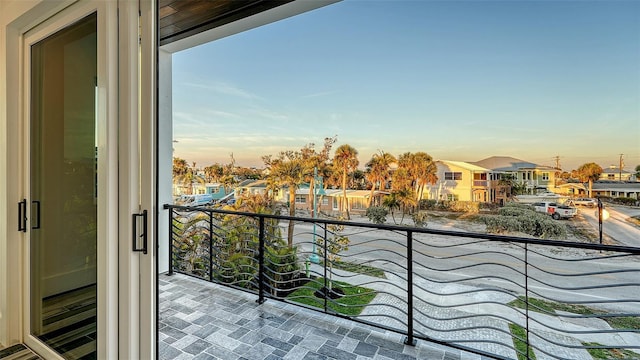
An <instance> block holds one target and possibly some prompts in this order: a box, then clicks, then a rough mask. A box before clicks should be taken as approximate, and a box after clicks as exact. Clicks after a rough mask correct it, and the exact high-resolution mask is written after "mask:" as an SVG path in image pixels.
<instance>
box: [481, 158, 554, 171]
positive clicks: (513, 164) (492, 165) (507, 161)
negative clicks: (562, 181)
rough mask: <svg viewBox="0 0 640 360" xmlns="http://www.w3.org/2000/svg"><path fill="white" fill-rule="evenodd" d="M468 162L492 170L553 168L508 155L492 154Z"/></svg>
mask: <svg viewBox="0 0 640 360" xmlns="http://www.w3.org/2000/svg"><path fill="white" fill-rule="evenodd" d="M470 163H471V164H475V165H477V166H480V167H483V168H487V169H491V170H493V171H518V170H525V169H543V170H555V169H554V168H552V167H550V166H544V165H538V164H534V163H532V162H528V161H524V160H520V159H516V158H512V157H510V156H492V157H488V158H486V159H482V160H480V161H473V162H470Z"/></svg>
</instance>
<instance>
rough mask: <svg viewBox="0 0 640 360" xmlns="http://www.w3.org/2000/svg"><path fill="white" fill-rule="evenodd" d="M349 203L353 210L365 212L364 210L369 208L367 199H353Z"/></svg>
mask: <svg viewBox="0 0 640 360" xmlns="http://www.w3.org/2000/svg"><path fill="white" fill-rule="evenodd" d="M349 202H350V203H351V209H354V210H364V209H366V208H367V200H366V199H361V198H352V199H349Z"/></svg>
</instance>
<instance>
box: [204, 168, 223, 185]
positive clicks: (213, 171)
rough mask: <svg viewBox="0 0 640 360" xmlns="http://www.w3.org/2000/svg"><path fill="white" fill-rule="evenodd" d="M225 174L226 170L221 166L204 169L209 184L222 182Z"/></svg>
mask: <svg viewBox="0 0 640 360" xmlns="http://www.w3.org/2000/svg"><path fill="white" fill-rule="evenodd" d="M223 174H224V168H223V167H222V165H220V164H217V163H216V164H213V165H209V166H207V167H205V168H204V179H205V180H206V181H207V182H210V183H211V182H214V181H220V178H221V177H222V175H223Z"/></svg>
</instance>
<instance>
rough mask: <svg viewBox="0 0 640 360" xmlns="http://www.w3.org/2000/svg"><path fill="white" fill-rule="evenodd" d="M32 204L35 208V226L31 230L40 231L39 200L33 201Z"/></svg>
mask: <svg viewBox="0 0 640 360" xmlns="http://www.w3.org/2000/svg"><path fill="white" fill-rule="evenodd" d="M32 203H33V204H34V205H35V206H36V216H35V219H36V224H35V226H32V227H31V228H32V229H40V201H39V200H33V201H32Z"/></svg>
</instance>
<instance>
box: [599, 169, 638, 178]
mask: <svg viewBox="0 0 640 360" xmlns="http://www.w3.org/2000/svg"><path fill="white" fill-rule="evenodd" d="M600 180H613V181H633V180H634V179H633V174H632V173H630V172H628V171H627V170H624V168H623V169H622V170H620V168H619V167H618V166H615V165H611V166H609V167H608V168H604V169H602V174H600Z"/></svg>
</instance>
